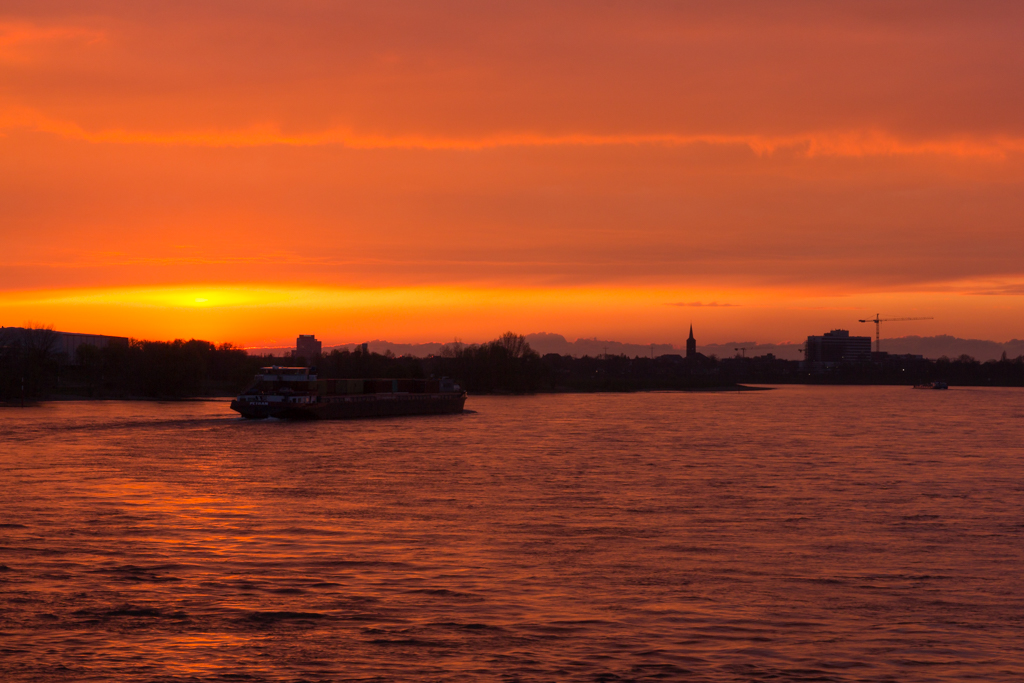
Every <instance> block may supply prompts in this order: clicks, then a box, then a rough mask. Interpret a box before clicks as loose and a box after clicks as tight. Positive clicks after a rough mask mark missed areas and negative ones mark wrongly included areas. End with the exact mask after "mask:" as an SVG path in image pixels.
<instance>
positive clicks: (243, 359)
mask: <svg viewBox="0 0 1024 683" xmlns="http://www.w3.org/2000/svg"><path fill="white" fill-rule="evenodd" d="M46 334H47V331H46V330H34V331H33V334H31V335H28V337H27V338H24V339H21V340H15V341H11V340H7V341H6V342H5V343H0V401H4V402H5V403H8V404H10V403H18V402H19V401H23V400H44V399H54V398H104V399H112V398H199V397H214V396H230V395H234V394H236V393H238V392H239V391H240V390H242V389H243V388H244V387H245V386H246V385H247V384H248V383H249V382H250V381H251V380H252V378H253V376H254V375H255V373H256V371H257V370H258V369H259V368H261V367H265V366H269V365H281V366H289V365H313V366H316V368H317V372H318V374H319V376H320V377H334V378H359V377H363V378H370V377H377V378H428V377H438V378H440V377H451V378H453V379H455V380H456V381H457V382H459V383H460V384H461V386H462V387H463V388H465V389H466V390H467V391H469V392H470V393H473V394H503V393H508V394H513V393H538V392H602V391H605V392H628V391H655V390H713V389H728V388H740V386H741V385H743V384H897V385H899V384H902V385H916V384H925V383H928V382H934V381H942V382H947V383H948V384H950V385H951V386H957V385H960V386H1013V387H1021V386H1024V356H1020V357H1017V358H1014V359H1008V358H1006V357H1005V355H1004V357H1003V358H1002V359H1001V360H998V361H988V362H985V363H981V362H979V361H977V360H975V359H973V358H971V357H969V356H961V357H959V358H955V359H949V358H945V357H943V358H940V359H938V360H928V359H914V358H895V359H888V360H887V361H885V362H882V363H870V364H868V363H861V364H837V365H835V366H832V367H829V368H826V369H821V368H817V369H813V370H812V369H808V368H806V367H804V366H802V364H801V363H800V362H799V361H789V360H781V359H778V358H775V357H773V356H771V354H768V355H766V356H757V357H753V358H742V357H735V358H716V357H714V356H710V357H706V356H702V355H700V354H697V355H696V356H694V357H690V358H687V357H683V356H680V355H675V354H668V355H663V356H659V357H656V358H645V357H640V356H636V357H633V358H629V357H627V356H622V355H619V356H615V355H602V356H598V357H590V356H584V357H582V358H574V357H572V356H560V355H558V354H547V355H544V356H541V355H540V354H538V353H537V352H536V351H534V350H533V349H531V348H530V345H529V343H527V341H526V339H525V338H524V337H523V336H521V335H517V334H514V333H512V332H508V333H506V334H504V335H502V336H501V337H499V338H498V339H495V340H493V341H490V342H487V343H484V344H461V343H458V342H456V343H452V344H447V345H445V346H444V347H443V348H442V350H441V353H440V354H437V355H433V356H429V357H427V358H416V357H411V356H402V357H396V356H394V355H393V354H390V353H385V354H379V353H369V352H364V351H362V350H361V349H356V350H354V351H348V350H334V351H332V352H330V353H328V354H326V355H324V356H322V357H320V358H318V359H306V358H301V357H295V356H251V355H249V354H248V353H246V352H245V351H244V350H242V349H240V348H237V347H235V346H232V345H231V344H221V345H215V344H212V343H210V342H206V341H201V340H196V339H190V340H188V341H184V340H180V339H179V340H175V341H172V342H159V341H144V340H131V341H130V342H129V343H128V344H112V345H109V346H107V347H104V348H97V347H95V346H90V345H81V346H79V347H78V349H77V350H76V353H75V358H74V359H68V358H65V357H63V356H61V355H58V354H56V353H54V352H53V351H52V349H51V348H50V347H48V345H47V343H46Z"/></svg>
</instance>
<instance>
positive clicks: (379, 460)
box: [0, 387, 1024, 682]
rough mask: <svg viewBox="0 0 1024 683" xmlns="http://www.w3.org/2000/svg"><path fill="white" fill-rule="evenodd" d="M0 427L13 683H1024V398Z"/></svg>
mask: <svg viewBox="0 0 1024 683" xmlns="http://www.w3.org/2000/svg"><path fill="white" fill-rule="evenodd" d="M467 407H470V408H472V409H473V410H474V411H476V412H474V413H472V414H467V415H463V416H454V417H430V418H407V419H391V420H380V421H364V422H333V423H330V422H326V423H285V422H278V421H262V422H245V421H242V420H240V419H236V418H234V417H233V413H231V412H230V411H229V410H228V406H227V404H226V403H223V402H206V403H163V404H161V403H126V402H95V403H88V402H81V403H54V404H47V405H44V406H41V407H37V408H26V409H6V410H3V411H0V500H2V507H0V565H2V566H0V680H3V681H29V680H32V681H36V680H41V681H47V680H58V681H61V680H69V681H79V680H95V681H106V680H112V679H115V678H121V679H132V680H161V681H178V680H204V681H205V680H231V681H239V680H241V681H247V680H256V681H260V680H272V681H297V680H303V681H320V680H396V681H416V680H430V681H455V680H495V681H501V680H505V681H516V680H519V681H552V680H584V681H595V680H600V681H610V680H655V679H661V680H690V681H761V680H771V681H887V680H891V681H901V682H903V681H967V680H983V681H1020V680H1022V679H1024V579H1022V571H1024V476H1022V475H1024V391H1021V390H1007V389H959V388H954V389H951V390H949V391H948V392H937V391H912V390H910V389H908V388H903V387H898V388H895V387H865V388H855V387H845V388H827V387H788V388H782V389H779V390H777V391H768V392H756V393H755V392H751V393H694V394H686V393H653V394H632V395H623V394H618V395H565V396H537V397H523V398H497V397H471V398H470V400H469V402H468V404H467Z"/></svg>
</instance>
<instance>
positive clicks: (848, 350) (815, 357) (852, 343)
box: [804, 330, 871, 367]
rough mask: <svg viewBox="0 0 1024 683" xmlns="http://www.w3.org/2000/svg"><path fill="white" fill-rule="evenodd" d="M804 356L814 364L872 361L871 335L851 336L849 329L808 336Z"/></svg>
mask: <svg viewBox="0 0 1024 683" xmlns="http://www.w3.org/2000/svg"><path fill="white" fill-rule="evenodd" d="M804 358H806V359H807V362H808V363H813V364H837V363H870V362H871V337H851V336H850V333H849V332H848V331H847V330H832V331H831V332H826V333H825V334H823V335H821V336H820V337H813V336H812V337H808V338H807V344H806V346H804ZM816 367H820V365H818V366H816Z"/></svg>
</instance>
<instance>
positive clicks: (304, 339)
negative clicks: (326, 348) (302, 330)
mask: <svg viewBox="0 0 1024 683" xmlns="http://www.w3.org/2000/svg"><path fill="white" fill-rule="evenodd" d="M322 352H323V344H322V343H321V342H320V341H318V340H317V338H316V335H315V334H300V335H299V338H298V339H296V340H295V355H296V356H302V357H303V358H305V359H306V362H307V363H313V362H316V360H317V359H318V358H320V354H321V353H322Z"/></svg>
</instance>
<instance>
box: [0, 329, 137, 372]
mask: <svg viewBox="0 0 1024 683" xmlns="http://www.w3.org/2000/svg"><path fill="white" fill-rule="evenodd" d="M40 332H47V330H35V329H29V328H24V327H0V346H9V345H11V344H21V345H25V346H33V345H34V339H33V337H36V338H39V337H40V336H41V335H40ZM49 332H50V333H49V334H48V335H46V345H47V346H48V347H49V348H46V349H42V350H43V351H45V352H46V353H48V354H50V353H52V354H54V355H55V356H56V357H57V360H58V361H60V362H61V363H64V364H67V365H77V364H78V347H80V346H94V347H96V348H97V349H105V348H106V347H108V346H112V345H120V346H128V344H129V343H130V342H129V340H128V337H112V336H110V335H107V334H82V333H80V332H58V331H49Z"/></svg>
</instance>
